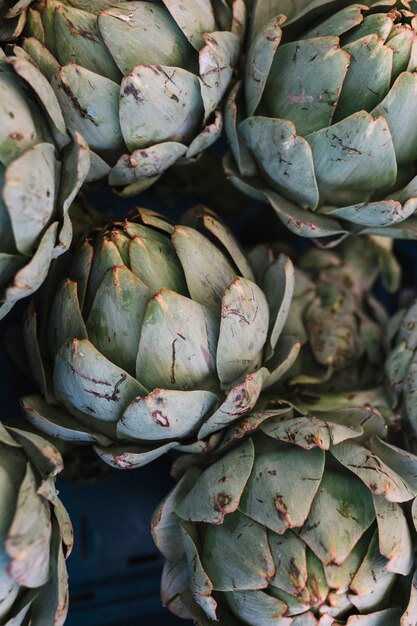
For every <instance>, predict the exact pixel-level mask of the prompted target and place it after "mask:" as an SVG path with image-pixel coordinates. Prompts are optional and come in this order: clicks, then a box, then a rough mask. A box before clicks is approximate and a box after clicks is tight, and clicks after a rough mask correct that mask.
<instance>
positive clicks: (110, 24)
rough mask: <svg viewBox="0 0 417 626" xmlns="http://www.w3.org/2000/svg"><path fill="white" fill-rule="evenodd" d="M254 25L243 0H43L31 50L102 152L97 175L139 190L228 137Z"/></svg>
mask: <svg viewBox="0 0 417 626" xmlns="http://www.w3.org/2000/svg"><path fill="white" fill-rule="evenodd" d="M244 25H245V4H244V1H243V0H194V1H193V2H184V1H178V0H158V1H153V2H143V1H141V0H140V1H132V0H121V1H119V2H117V1H116V2H111V1H110V0H93V1H87V0H64V1H62V2H58V1H56V0H41V1H40V2H38V3H37V4H35V6H34V7H33V9H31V10H30V11H29V14H28V22H27V28H26V31H25V33H26V34H27V35H28V38H27V39H26V41H25V43H24V48H25V50H26V51H27V52H28V53H29V54H31V55H32V57H33V59H34V60H35V61H36V63H37V64H38V65H39V67H40V68H41V69H42V71H43V72H44V73H45V75H46V76H47V77H48V79H50V80H51V82H52V86H53V88H54V90H55V93H56V95H57V98H58V100H59V102H60V105H61V107H62V110H63V113H64V117H65V119H66V121H67V123H68V125H69V126H70V127H71V128H75V129H77V130H78V131H79V132H80V133H82V135H83V136H84V137H85V139H86V141H87V143H88V144H89V146H90V148H91V150H92V151H93V153H94V155H93V172H94V174H93V173H92V174H91V176H92V177H93V176H94V177H95V178H97V179H99V178H101V177H103V176H108V182H109V184H110V185H112V186H115V187H116V188H118V189H119V190H120V191H121V192H122V193H125V194H126V195H133V194H135V193H137V192H139V191H141V190H142V189H145V188H146V187H148V186H149V185H151V184H152V183H154V182H155V181H156V180H157V179H158V178H159V176H160V175H161V174H162V173H163V172H164V171H165V170H166V169H167V168H168V167H170V166H171V165H172V164H173V163H175V162H176V161H178V160H179V159H182V160H188V159H194V157H196V156H197V155H198V154H199V153H201V152H202V151H203V150H204V149H206V148H207V147H208V146H210V145H211V144H212V143H213V142H214V141H215V140H216V139H217V138H218V136H219V135H220V132H221V129H222V114H221V111H220V102H221V100H222V98H223V96H224V94H225V92H226V90H227V89H228V87H229V85H230V83H231V79H232V75H233V71H234V68H235V65H236V63H237V60H238V54H239V48H240V40H241V38H242V36H243V32H244Z"/></svg>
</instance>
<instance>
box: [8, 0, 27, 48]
mask: <svg viewBox="0 0 417 626" xmlns="http://www.w3.org/2000/svg"><path fill="white" fill-rule="evenodd" d="M32 2H33V0H1V1H0V42H1V41H10V40H12V39H16V37H19V35H21V34H22V31H23V28H24V26H25V21H26V15H27V9H28V7H29V6H30V5H31V3H32Z"/></svg>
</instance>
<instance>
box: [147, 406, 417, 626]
mask: <svg viewBox="0 0 417 626" xmlns="http://www.w3.org/2000/svg"><path fill="white" fill-rule="evenodd" d="M253 420H255V421H256V420H257V422H258V425H259V424H260V427H261V431H262V432H261V433H258V434H257V435H256V436H254V437H251V438H246V439H244V440H243V442H241V443H240V444H239V445H237V446H235V447H234V448H232V450H231V451H229V452H226V454H224V455H223V456H220V458H219V457H217V458H216V459H215V461H214V462H213V464H212V465H210V466H208V467H207V468H206V469H203V470H202V469H201V468H199V467H198V466H197V465H196V466H191V467H189V468H188V469H187V471H186V473H185V474H184V476H183V477H182V478H181V480H180V481H179V483H178V485H177V486H176V487H175V488H174V490H173V491H172V492H171V493H170V494H169V495H168V497H167V498H166V499H165V500H164V501H163V502H162V503H161V505H160V506H159V507H158V509H157V510H156V512H155V514H154V519H153V523H152V532H153V536H154V539H155V542H156V544H157V546H158V547H159V549H160V550H161V552H162V553H163V554H164V556H165V557H166V559H167V560H166V564H165V567H164V572H163V576H162V600H163V602H164V604H165V605H166V606H168V608H170V609H171V610H172V611H173V612H174V613H176V614H177V615H179V616H180V617H183V618H185V619H192V618H193V619H195V622H196V623H197V624H199V625H200V626H202V625H204V626H208V625H209V624H214V623H219V624H224V625H225V626H226V625H227V626H239V625H242V626H243V624H246V625H249V626H331V625H335V626H336V624H346V625H348V626H353V624H358V625H359V624H360V625H361V626H362V625H363V626H371V625H372V626H414V625H415V619H416V614H417V595H416V584H415V582H416V576H415V575H414V578H413V574H414V568H415V554H414V544H413V536H414V533H415V523H416V512H417V503H416V499H415V497H416V494H417V482H416V475H417V473H416V472H417V457H415V456H413V455H410V454H408V453H406V452H403V451H402V450H400V449H399V448H396V447H394V446H392V445H390V444H388V443H387V442H386V441H384V437H385V435H386V426H385V423H384V421H383V419H382V418H381V416H380V414H379V413H377V412H376V411H374V410H372V409H344V410H339V411H333V412H329V413H322V414H314V415H309V416H304V415H300V414H299V413H297V412H294V411H293V410H292V409H291V408H290V407H288V406H287V407H285V406H282V407H281V408H280V409H279V410H275V411H274V410H270V411H267V412H266V413H264V414H263V415H262V414H259V415H258V416H256V415H254V416H253ZM232 429H233V427H231V430H232ZM241 432H242V429H241V431H239V428H238V425H237V426H236V432H235V436H238V437H239V436H241ZM230 441H233V437H231V439H230ZM410 504H411V505H412V506H411V508H412V516H411V515H410V513H409V505H410ZM215 620H218V621H215Z"/></svg>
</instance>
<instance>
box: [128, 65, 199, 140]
mask: <svg viewBox="0 0 417 626" xmlns="http://www.w3.org/2000/svg"><path fill="white" fill-rule="evenodd" d="M203 115H204V112H203V102H202V100H201V94H200V85H199V82H198V78H197V77H196V76H195V75H194V74H192V73H191V72H187V71H186V70H184V69H182V68H180V67H169V66H166V65H136V66H135V67H134V68H133V69H132V71H131V72H130V74H127V75H126V76H125V77H124V78H123V80H122V82H121V86H120V126H121V129H122V134H123V138H124V141H125V143H126V145H127V147H128V149H129V150H130V151H131V152H134V151H135V150H138V149H141V148H148V147H150V146H152V145H154V144H159V143H163V142H165V141H174V142H179V143H184V144H187V143H188V142H189V141H190V140H191V139H192V138H193V136H194V135H195V132H196V129H198V127H199V126H200V125H201V122H202V118H203Z"/></svg>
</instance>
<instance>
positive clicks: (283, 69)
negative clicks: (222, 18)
mask: <svg viewBox="0 0 417 626" xmlns="http://www.w3.org/2000/svg"><path fill="white" fill-rule="evenodd" d="M416 24H417V23H416V12H415V4H414V3H413V2H410V3H409V2H395V1H392V2H384V3H375V4H372V3H370V2H364V3H362V4H357V3H353V2H343V3H341V2H335V1H334V0H319V1H318V2H314V1H308V2H302V3H298V2H294V3H282V2H280V1H279V0H273V1H270V0H257V2H255V4H254V7H253V11H252V20H251V27H250V38H249V44H248V54H247V61H246V73H245V78H244V81H243V84H242V85H241V86H239V85H237V86H236V87H235V88H234V90H233V93H232V94H231V96H230V99H229V101H228V104H227V107H226V109H227V111H226V130H227V133H228V137H229V142H230V146H231V154H229V156H228V158H227V159H226V171H227V173H228V175H229V176H230V178H231V180H232V181H233V182H234V183H235V184H236V185H237V186H238V187H239V188H240V189H241V190H243V191H245V192H246V193H248V194H249V195H251V196H253V197H255V198H258V199H261V200H264V201H267V202H269V203H270V204H271V205H272V207H273V208H274V210H275V211H276V213H277V215H278V217H279V218H280V219H281V220H282V222H283V223H284V224H285V225H286V226H287V227H288V228H289V229H290V230H292V231H293V232H295V233H297V234H299V235H302V236H304V237H314V238H322V237H329V238H330V239H332V240H334V241H337V240H340V239H342V238H344V237H345V236H347V234H349V233H350V232H354V233H377V234H381V235H386V236H388V237H396V238H413V239H414V238H416V236H417V229H416V224H417V219H416V217H415V215H414V213H415V210H416V207H417V177H416V159H417V148H416V146H417V132H416V129H415V124H414V114H415V111H416V105H415V103H416V98H417V74H416V71H415V70H416V67H417V34H416Z"/></svg>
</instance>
